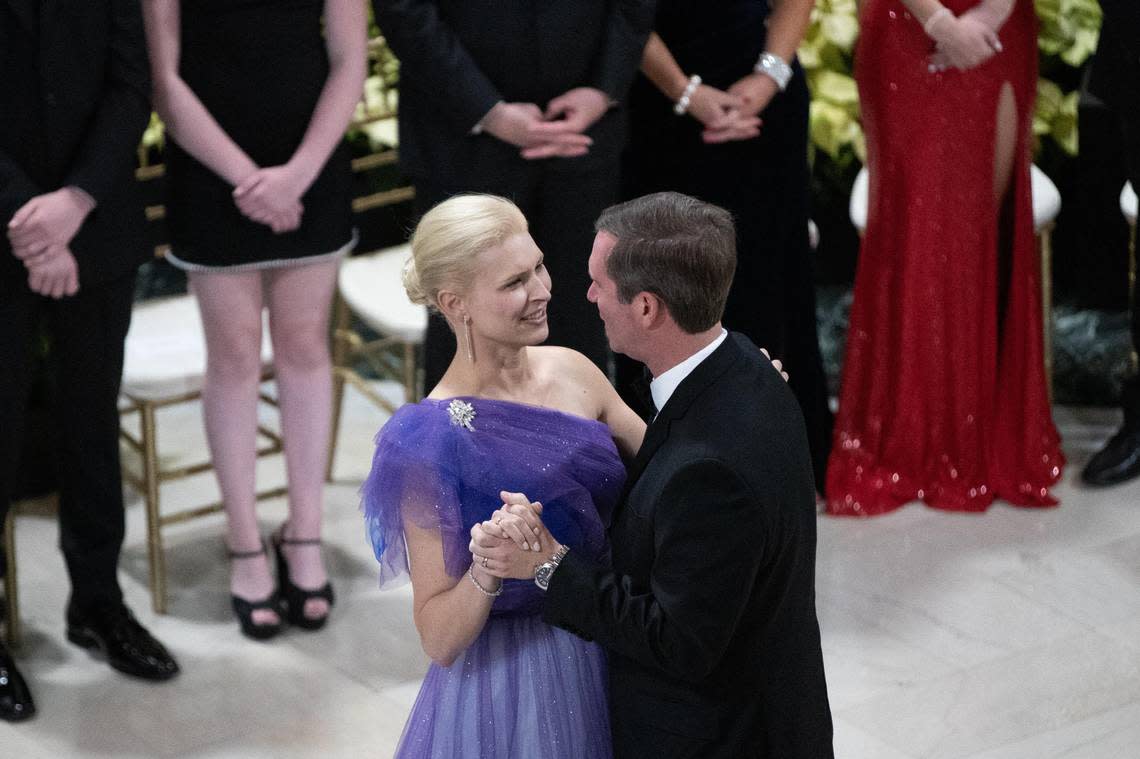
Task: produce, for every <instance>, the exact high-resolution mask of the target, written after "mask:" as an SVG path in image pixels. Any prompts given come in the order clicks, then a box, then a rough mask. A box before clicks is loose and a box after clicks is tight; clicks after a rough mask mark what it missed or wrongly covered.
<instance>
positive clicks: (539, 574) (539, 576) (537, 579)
mask: <svg viewBox="0 0 1140 759" xmlns="http://www.w3.org/2000/svg"><path fill="white" fill-rule="evenodd" d="M553 574H554V565H553V564H551V563H550V562H547V563H545V564H542V565H540V566H539V567H538V569H536V570H534V584H535V585H537V586H538V587H540V588H542V589H543V590H546V587H547V586H548V585H549V584H550V577H551V575H553Z"/></svg>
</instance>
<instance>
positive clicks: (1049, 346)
mask: <svg viewBox="0 0 1140 759" xmlns="http://www.w3.org/2000/svg"><path fill="white" fill-rule="evenodd" d="M1040 238H1041V336H1042V339H1043V349H1044V354H1043V355H1044V360H1045V389H1046V391H1047V392H1048V394H1049V403H1050V404H1052V403H1053V225H1052V224H1051V223H1050V224H1048V225H1046V226H1045V227H1044V228H1043V229H1042V230H1041V234H1040Z"/></svg>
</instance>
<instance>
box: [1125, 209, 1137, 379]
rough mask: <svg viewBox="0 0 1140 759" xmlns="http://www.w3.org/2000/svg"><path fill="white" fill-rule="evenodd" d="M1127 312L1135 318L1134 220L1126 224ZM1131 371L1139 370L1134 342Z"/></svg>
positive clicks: (1133, 319)
mask: <svg viewBox="0 0 1140 759" xmlns="http://www.w3.org/2000/svg"><path fill="white" fill-rule="evenodd" d="M1128 227H1129V229H1128V312H1129V316H1131V317H1132V319H1130V320H1129V321H1132V322H1134V321H1135V319H1136V316H1135V315H1136V222H1132V223H1131V224H1129V225H1128ZM1132 372H1133V374H1135V373H1136V372H1140V356H1137V355H1136V344H1135V343H1133V344H1132Z"/></svg>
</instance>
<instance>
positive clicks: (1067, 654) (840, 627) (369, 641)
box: [0, 388, 1140, 759]
mask: <svg viewBox="0 0 1140 759" xmlns="http://www.w3.org/2000/svg"><path fill="white" fill-rule="evenodd" d="M393 390H394V388H386V391H388V392H392V391H393ZM196 414H197V412H196V410H195V409H193V408H183V409H172V410H170V411H169V412H167V413H166V414H165V416H164V417H163V418H162V419H161V420H160V425H163V426H162V427H160V429H161V428H165V429H170V430H177V432H176V433H173V434H171V435H169V436H168V437H169V438H171V439H170V440H169V441H168V443H169V444H168V446H166V451H165V453H164V455H165V456H166V457H167V458H171V459H181V458H187V457H193V456H195V455H196V453H197V452H200V451H201V450H202V439H201V435H200V433H199V429H200V424H199V422H198V420H197V415H196ZM1057 418H1058V421H1059V423H1060V426H1061V428H1062V432H1063V434H1064V437H1065V449H1066V453H1067V455H1068V456H1069V460H1070V467H1069V470H1068V471H1067V473H1066V478H1065V482H1064V483H1063V484H1062V485H1061V486H1060V487H1059V488H1058V490H1057V493H1058V495H1059V496H1060V497H1061V499H1062V506H1061V507H1060V508H1058V509H1049V510H1040V511H1028V510H1018V509H1014V508H1011V507H1007V506H1003V505H997V506H995V507H994V508H992V509H991V510H990V511H989V512H988V513H986V514H984V515H954V514H946V513H941V512H936V511H932V510H930V509H926V508H923V507H921V506H918V505H912V506H910V507H907V508H905V509H902V510H900V511H898V512H896V513H894V514H891V515H888V516H885V517H880V518H877V519H874V520H870V521H853V520H840V519H832V518H824V517H821V518H820V521H819V579H818V606H819V617H820V622H821V625H822V631H823V647H824V653H825V656H826V666H827V676H828V683H829V688H830V694H831V705H832V711H833V714H834V718H835V728H836V731H835V748H836V755H837V756H838V757H842V758H844V759H919V758H926V757H930V758H934V757H938V758H946V759H949V758H951V757H973V758H975V759H983V758H984V759H998V758H999V757H1000V758H1001V759H1045V758H1048V757H1066V758H1067V759H1078V758H1079V759H1117V758H1118V757H1134V756H1138V755H1140V748H1138V747H1140V481H1136V482H1133V483H1131V484H1129V485H1126V486H1122V487H1119V488H1116V489H1111V490H1104V491H1092V490H1087V489H1084V488H1082V487H1081V486H1080V485H1079V484H1077V483H1076V482H1075V481H1074V475H1075V473H1076V472H1077V471H1078V470H1079V468H1080V467H1081V466H1082V465H1083V463H1084V462H1085V461H1086V460H1087V458H1088V456H1089V455H1090V453H1091V451H1093V450H1095V449H1096V447H1097V446H1098V445H1099V444H1100V443H1101V442H1102V441H1103V440H1104V438H1105V437H1106V436H1107V435H1108V434H1110V432H1111V430H1112V427H1113V425H1114V424H1115V423H1116V421H1117V420H1116V417H1115V416H1114V415H1113V413H1112V412H1110V411H1105V410H1092V409H1079V408H1060V409H1058V411H1057ZM383 421H384V415H383V414H381V413H380V412H378V411H376V410H375V409H373V408H372V407H371V406H368V405H367V404H366V403H365V402H363V401H361V400H360V399H359V398H358V397H356V396H354V395H352V394H351V393H350V396H349V405H348V408H347V411H346V414H345V423H344V426H343V427H342V432H341V436H340V445H341V447H340V452H339V454H338V456H337V467H336V481H335V483H334V484H331V485H329V486H328V488H327V503H328V508H327V520H326V525H327V538H328V546H327V549H326V550H327V558H328V562H329V564H330V569H331V572H332V574H333V576H334V582H335V583H336V587H337V593H338V596H339V600H338V604H337V606H336V608H335V611H334V614H333V620H332V622H331V624H330V625H329V627H328V628H327V629H325V630H324V631H321V632H318V633H315V634H313V633H304V632H300V631H295V630H290V631H289V632H287V633H286V634H285V635H284V636H283V637H281V638H278V639H277V640H275V641H273V642H271V643H269V644H263V643H255V642H252V641H249V640H246V639H244V638H242V637H241V636H240V635H239V634H238V632H237V626H236V623H235V622H234V621H233V619H232V617H231V615H230V612H229V608H228V597H227V594H226V563H225V556H224V551H223V546H222V541H221V535H222V524H221V521H220V518H216V517H210V518H205V519H201V520H198V521H197V522H195V523H191V524H189V525H184V526H182V527H180V528H177V529H172V530H171V531H170V533H169V537H168V544H167V545H168V550H167V557H168V558H167V560H168V564H169V568H170V575H171V577H170V610H169V611H170V613H169V614H167V615H165V616H161V617H156V616H155V615H153V614H152V613H151V611H150V604H149V597H148V593H147V587H146V550H145V543H144V540H143V536H144V523H143V514H142V505H141V503H140V501H139V499H138V497H137V495H136V494H134V493H130V494H129V498H130V501H129V535H128V538H127V544H126V546H125V549H124V557H123V562H122V573H121V575H122V581H123V585H124V588H125V591H126V593H127V596H128V600H129V602H130V603H131V604H132V606H133V608H134V609H135V611H136V612H137V613H138V614H139V616H140V618H142V619H143V621H144V623H145V624H147V625H149V626H150V628H151V629H152V630H153V631H154V632H155V633H156V634H157V635H158V636H159V637H160V638H161V639H162V640H163V641H165V642H166V643H167V644H168V646H169V647H170V648H171V649H172V650H173V651H174V652H175V654H176V655H177V656H178V658H179V659H180V661H181V663H182V666H183V670H184V672H183V674H182V675H181V676H180V677H179V678H178V679H177V680H175V681H173V682H171V683H167V684H162V685H154V684H149V683H141V682H137V681H133V680H130V679H128V678H126V677H123V676H120V675H118V674H116V673H113V672H112V671H110V670H109V669H108V668H107V667H106V666H105V665H104V664H102V663H100V662H97V661H95V660H93V659H92V658H91V656H90V655H89V654H88V653H87V652H85V651H81V650H79V649H77V648H75V647H74V646H71V645H70V644H68V643H67V642H66V640H65V639H64V636H63V616H62V609H63V606H64V603H65V601H66V593H67V587H66V583H65V581H64V579H63V578H64V570H63V565H62V561H61V559H60V556H59V552H58V551H57V550H56V548H55V543H56V527H55V522H54V520H53V519H52V518H51V517H50V516H48V515H45V514H43V513H40V512H37V511H36V510H35V509H32V510H29V512H28V513H24V514H22V515H21V516H20V518H19V520H18V526H17V545H18V556H19V567H20V590H21V594H22V610H23V618H24V628H25V641H24V644H23V646H22V648H20V649H19V650H18V651H17V652H16V653H17V655H18V657H19V661H20V662H21V664H22V668H23V671H24V673H25V674H26V675H27V676H28V678H29V679H30V681H31V685H32V687H33V689H34V692H35V695H36V698H37V701H38V703H39V707H40V714H39V715H38V717H37V718H36V719H35V720H34V721H31V722H28V723H25V724H22V725H18V726H13V725H9V724H6V723H0V757H20V758H21V759H24V758H27V759H31V758H32V757H51V758H53V759H54V758H56V757H102V756H108V757H110V756H113V757H166V756H171V757H173V756H192V757H315V756H321V757H358V756H376V757H382V756H390V755H391V753H392V751H393V749H394V747H395V745H396V741H397V740H398V738H399V735H400V730H401V727H402V725H403V722H404V719H405V717H406V715H407V712H408V710H409V708H410V706H411V704H412V701H413V699H414V698H415V694H416V691H417V689H418V682H419V678H420V677H421V675H422V673H423V671H424V669H425V667H426V664H427V660H426V658H425V657H424V655H423V653H422V652H421V651H420V648H419V644H418V641H417V637H416V633H415V629H414V628H413V625H412V622H411V607H410V601H411V593H410V590H409V589H408V587H406V586H405V587H404V588H400V589H396V590H392V591H385V592H381V591H380V590H378V589H377V587H376V583H375V577H374V575H375V573H374V566H373V564H374V562H373V559H372V557H371V554H370V550H369V548H368V546H367V545H366V544H365V541H364V537H363V531H362V528H361V520H360V517H359V514H358V510H357V509H358V502H357V489H358V487H359V484H360V482H361V480H362V478H363V477H364V475H365V474H366V473H367V470H368V466H369V459H370V451H371V438H372V435H373V433H374V431H375V430H376V428H378V427H379V426H380V424H381V423H382V422H383ZM167 425H168V426H167ZM262 475H263V481H264V482H272V481H273V480H274V479H280V477H281V471H280V465H279V464H276V463H269V464H268V465H267V466H266V467H265V468H264V471H263V472H262ZM164 497H165V498H166V499H167V503H168V504H169V505H175V504H178V503H190V502H194V501H195V500H196V499H205V498H207V497H213V485H212V483H211V481H210V479H209V478H208V477H203V478H201V479H200V480H198V481H192V482H189V483H185V484H184V485H179V486H170V487H168V488H167V489H166V491H165V492H164ZM283 513H284V511H283V504H282V503H280V502H268V503H266V504H265V505H264V506H263V508H262V511H261V519H262V524H263V526H264V528H265V530H266V531H269V530H270V529H272V528H273V527H274V526H275V525H276V524H277V523H278V522H279V521H280V520H281V518H282V516H283Z"/></svg>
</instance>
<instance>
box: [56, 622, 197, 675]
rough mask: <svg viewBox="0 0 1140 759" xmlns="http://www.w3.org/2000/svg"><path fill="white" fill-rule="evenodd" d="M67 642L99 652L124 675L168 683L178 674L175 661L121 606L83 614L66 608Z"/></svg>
mask: <svg viewBox="0 0 1140 759" xmlns="http://www.w3.org/2000/svg"><path fill="white" fill-rule="evenodd" d="M67 639H68V640H70V641H71V642H72V643H74V644H75V645H77V646H81V647H83V648H92V649H97V650H99V651H101V652H102V653H103V655H104V656H106V657H107V663H108V664H110V665H111V666H112V667H113V668H114V669H117V670H119V671H120V672H125V673H126V674H128V675H134V676H135V677H141V678H142V679H144V680H169V679H170V678H172V677H174V676H175V675H177V674H178V662H176V661H174V657H173V656H171V655H170V653H169V652H168V651H167V650H166V648H165V647H164V646H163V645H162V644H161V643H159V642H158V641H157V640H155V639H154V636H152V635H151V634H150V633H149V632H147V630H146V628H145V627H143V626H142V625H140V624H139V623H138V620H136V619H135V616H134V615H133V614H131V610H130V609H128V608H127V607H126V606H123V605H122V604H118V605H113V606H108V607H100V608H97V609H94V610H92V611H89V612H86V613H76V612H73V611H72V610H70V609H69V610H68V612H67Z"/></svg>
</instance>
